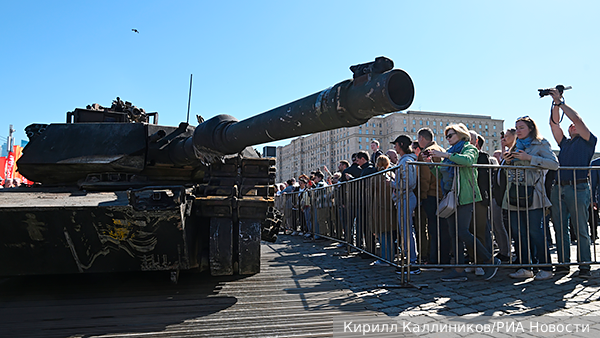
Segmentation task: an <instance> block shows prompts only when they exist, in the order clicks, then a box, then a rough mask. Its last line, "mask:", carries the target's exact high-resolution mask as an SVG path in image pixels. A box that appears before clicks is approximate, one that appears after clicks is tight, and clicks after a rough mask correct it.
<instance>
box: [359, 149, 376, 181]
mask: <svg viewBox="0 0 600 338" xmlns="http://www.w3.org/2000/svg"><path fill="white" fill-rule="evenodd" d="M356 163H357V164H358V165H359V166H360V167H361V168H362V171H361V172H360V177H363V176H368V175H371V174H374V173H376V172H377V168H375V164H374V163H373V162H371V161H369V154H368V153H367V152H366V151H359V152H358V153H356Z"/></svg>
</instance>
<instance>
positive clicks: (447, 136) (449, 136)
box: [446, 133, 456, 140]
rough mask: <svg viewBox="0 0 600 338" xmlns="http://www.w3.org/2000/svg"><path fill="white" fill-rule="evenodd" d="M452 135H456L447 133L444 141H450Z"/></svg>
mask: <svg viewBox="0 0 600 338" xmlns="http://www.w3.org/2000/svg"><path fill="white" fill-rule="evenodd" d="M454 135H456V133H448V135H446V140H449V139H451V138H452V136H454Z"/></svg>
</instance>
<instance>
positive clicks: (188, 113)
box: [185, 74, 194, 124]
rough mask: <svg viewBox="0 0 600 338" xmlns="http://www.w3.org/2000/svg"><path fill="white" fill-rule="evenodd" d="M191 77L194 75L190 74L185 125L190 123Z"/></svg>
mask: <svg viewBox="0 0 600 338" xmlns="http://www.w3.org/2000/svg"><path fill="white" fill-rule="evenodd" d="M192 75H194V74H190V95H189V96H188V111H187V120H185V123H187V124H189V123H190V103H191V102H192Z"/></svg>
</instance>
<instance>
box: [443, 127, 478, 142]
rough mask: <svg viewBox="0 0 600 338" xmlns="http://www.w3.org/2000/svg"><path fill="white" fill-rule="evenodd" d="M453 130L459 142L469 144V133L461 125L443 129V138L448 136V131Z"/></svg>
mask: <svg viewBox="0 0 600 338" xmlns="http://www.w3.org/2000/svg"><path fill="white" fill-rule="evenodd" d="M450 130H454V131H455V132H456V135H457V136H458V139H459V140H465V141H467V142H471V133H469V129H468V128H467V127H466V126H465V125H464V124H462V123H455V124H451V125H449V126H447V127H446V129H444V136H448V131H450Z"/></svg>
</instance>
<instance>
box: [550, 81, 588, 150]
mask: <svg viewBox="0 0 600 338" xmlns="http://www.w3.org/2000/svg"><path fill="white" fill-rule="evenodd" d="M550 95H552V99H553V100H554V106H552V118H553V119H554V115H555V110H556V120H554V121H556V122H557V123H558V116H559V115H560V114H559V109H560V108H562V110H563V112H565V115H567V117H568V118H569V120H571V122H573V124H574V125H575V128H576V129H577V134H579V136H581V138H583V139H584V140H586V141H589V140H590V134H591V132H590V130H589V128H588V127H587V126H586V125H585V123H584V122H583V119H582V118H581V116H579V114H578V113H577V112H576V111H575V110H573V108H571V107H569V106H568V105H567V104H566V103H562V101H561V95H560V92H559V91H558V90H557V89H552V90H550ZM550 127H551V128H552V121H550ZM559 129H560V127H559ZM552 133H554V129H552ZM561 133H562V130H561ZM554 138H556V136H555V137H554ZM560 141H562V137H561V138H560V140H557V141H556V142H558V143H560Z"/></svg>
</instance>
